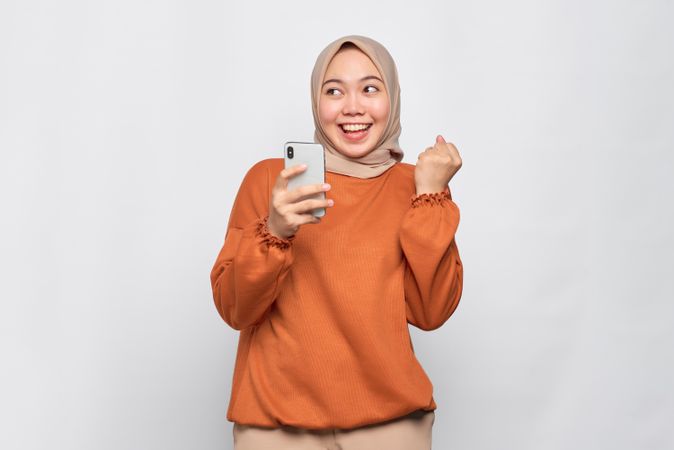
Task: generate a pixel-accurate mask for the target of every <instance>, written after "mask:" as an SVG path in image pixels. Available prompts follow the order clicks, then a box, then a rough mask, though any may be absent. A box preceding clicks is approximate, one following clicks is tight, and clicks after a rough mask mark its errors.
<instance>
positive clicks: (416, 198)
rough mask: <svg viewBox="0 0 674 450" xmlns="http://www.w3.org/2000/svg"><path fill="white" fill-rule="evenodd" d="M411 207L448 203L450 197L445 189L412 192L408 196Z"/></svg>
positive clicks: (450, 199)
mask: <svg viewBox="0 0 674 450" xmlns="http://www.w3.org/2000/svg"><path fill="white" fill-rule="evenodd" d="M410 201H411V206H412V208H419V207H421V206H443V205H448V204H449V203H450V202H451V201H452V198H451V197H450V196H449V192H447V190H445V191H442V192H430V193H423V194H419V195H417V194H414V195H412V196H411V197H410Z"/></svg>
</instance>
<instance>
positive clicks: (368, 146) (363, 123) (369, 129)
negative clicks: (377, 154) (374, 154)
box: [318, 47, 390, 158]
mask: <svg viewBox="0 0 674 450" xmlns="http://www.w3.org/2000/svg"><path fill="white" fill-rule="evenodd" d="M389 110H390V105H389V99H388V94H387V92H386V88H385V87H384V81H383V80H382V78H381V75H380V74H379V71H378V70H377V67H376V66H375V65H374V63H373V62H372V61H371V60H370V58H368V57H367V55H365V54H364V53H363V52H361V51H360V50H359V49H357V48H353V47H346V48H342V49H341V50H340V51H338V52H337V53H336V54H335V56H334V57H333V58H332V60H331V61H330V64H329V65H328V67H327V70H326V72H325V76H324V77H323V84H322V86H321V93H320V96H319V101H318V116H319V120H320V122H321V126H322V127H323V130H324V132H325V134H326V136H327V137H328V138H329V139H330V141H332V143H333V144H334V146H335V149H336V150H337V151H339V152H340V153H342V154H343V155H345V156H349V157H351V158H360V157H362V156H365V155H367V154H368V153H370V152H371V151H372V150H374V148H375V145H376V144H377V142H378V141H379V139H380V138H381V136H382V135H383V133H384V130H385V129H386V121H387V120H388V115H389Z"/></svg>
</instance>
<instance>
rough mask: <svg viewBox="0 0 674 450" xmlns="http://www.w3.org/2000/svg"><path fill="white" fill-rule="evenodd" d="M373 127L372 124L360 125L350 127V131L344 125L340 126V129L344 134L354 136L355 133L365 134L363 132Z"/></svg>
mask: <svg viewBox="0 0 674 450" xmlns="http://www.w3.org/2000/svg"><path fill="white" fill-rule="evenodd" d="M371 126H372V124H371V123H368V124H358V125H357V126H348V129H347V128H345V125H344V124H342V125H340V126H339V128H341V129H342V131H343V132H344V133H347V134H354V133H360V132H363V131H367V130H369V129H370V127H371Z"/></svg>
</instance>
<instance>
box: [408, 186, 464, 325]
mask: <svg viewBox="0 0 674 450" xmlns="http://www.w3.org/2000/svg"><path fill="white" fill-rule="evenodd" d="M458 225H459V208H458V206H457V205H456V204H455V203H454V202H453V201H452V197H451V193H450V191H449V188H446V189H445V191H443V192H433V193H424V194H421V195H414V196H413V197H412V199H411V205H410V209H409V210H408V211H407V213H406V214H405V216H404V217H403V221H402V225H401V229H400V244H401V246H402V249H403V253H404V255H405V260H406V265H405V302H406V310H407V321H408V322H409V323H411V324H412V325H414V326H416V327H417V328H420V329H422V330H426V331H430V330H434V329H436V328H439V327H440V326H441V325H442V324H444V323H445V322H446V321H447V319H449V317H450V316H451V315H452V313H453V312H454V310H455V309H456V307H457V306H458V304H459V300H460V299H461V292H462V289H463V265H462V264H461V259H460V257H459V251H458V249H457V246H456V241H455V239H454V235H455V233H456V230H457V227H458Z"/></svg>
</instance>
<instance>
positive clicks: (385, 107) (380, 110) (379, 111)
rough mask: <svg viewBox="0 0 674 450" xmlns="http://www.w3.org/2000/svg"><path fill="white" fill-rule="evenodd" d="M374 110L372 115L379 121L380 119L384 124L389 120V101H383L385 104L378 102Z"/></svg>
mask: <svg viewBox="0 0 674 450" xmlns="http://www.w3.org/2000/svg"><path fill="white" fill-rule="evenodd" d="M373 106H374V108H373V110H372V114H373V115H376V117H377V119H379V120H380V121H382V122H386V120H387V119H388V114H389V109H390V106H389V104H388V100H386V101H383V102H377V103H376V104H375V105H373Z"/></svg>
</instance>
